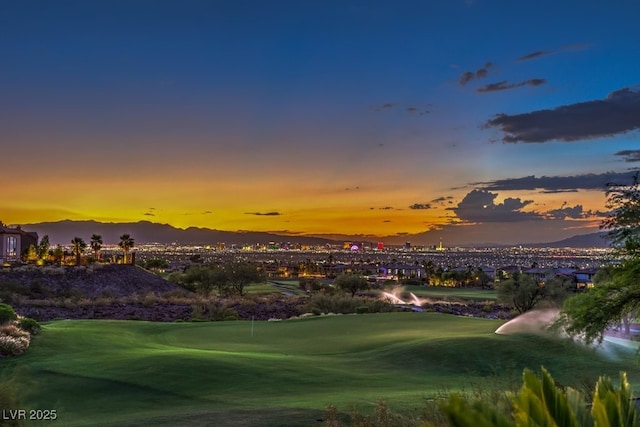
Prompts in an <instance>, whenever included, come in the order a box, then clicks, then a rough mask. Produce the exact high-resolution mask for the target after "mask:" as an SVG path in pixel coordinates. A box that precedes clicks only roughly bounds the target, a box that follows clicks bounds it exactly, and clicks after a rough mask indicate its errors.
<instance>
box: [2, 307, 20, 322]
mask: <svg viewBox="0 0 640 427" xmlns="http://www.w3.org/2000/svg"><path fill="white" fill-rule="evenodd" d="M16 318H17V315H16V312H15V311H13V308H12V307H11V306H10V305H7V304H0V325H2V324H5V323H9V322H10V321H12V320H14V319H16Z"/></svg>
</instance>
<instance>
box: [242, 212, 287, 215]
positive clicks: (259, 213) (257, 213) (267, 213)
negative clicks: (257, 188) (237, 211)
mask: <svg viewBox="0 0 640 427" xmlns="http://www.w3.org/2000/svg"><path fill="white" fill-rule="evenodd" d="M244 214H245V215H257V216H279V215H282V214H281V213H280V212H245V213H244Z"/></svg>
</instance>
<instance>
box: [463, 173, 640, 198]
mask: <svg viewBox="0 0 640 427" xmlns="http://www.w3.org/2000/svg"><path fill="white" fill-rule="evenodd" d="M633 174H634V172H629V171H627V172H606V173H601V174H584V175H573V176H540V177H536V176H535V175H530V176H524V177H521V178H507V179H498V180H495V181H483V182H474V183H471V185H473V186H479V187H482V188H483V189H485V190H494V191H508V190H544V192H546V193H556V192H557V193H561V192H569V191H572V192H573V191H577V190H602V191H604V190H606V189H607V184H609V183H611V182H619V183H624V182H629V183H630V182H631V177H632V176H633Z"/></svg>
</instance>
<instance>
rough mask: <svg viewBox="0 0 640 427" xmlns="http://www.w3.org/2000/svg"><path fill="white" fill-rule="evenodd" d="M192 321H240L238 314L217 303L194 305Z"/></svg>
mask: <svg viewBox="0 0 640 427" xmlns="http://www.w3.org/2000/svg"><path fill="white" fill-rule="evenodd" d="M191 313H192V314H191V316H192V320H196V321H197V320H210V321H214V322H220V321H223V320H238V319H239V316H238V312H237V311H236V310H235V309H233V308H231V307H226V306H223V305H217V304H215V303H208V304H206V303H205V304H194V305H193V306H192V312H191Z"/></svg>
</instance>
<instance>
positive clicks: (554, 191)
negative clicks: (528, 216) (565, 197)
mask: <svg viewBox="0 0 640 427" xmlns="http://www.w3.org/2000/svg"><path fill="white" fill-rule="evenodd" d="M577 192H578V190H576V189H571V190H543V191H541V192H540V193H542V194H556V193H577Z"/></svg>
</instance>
